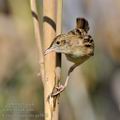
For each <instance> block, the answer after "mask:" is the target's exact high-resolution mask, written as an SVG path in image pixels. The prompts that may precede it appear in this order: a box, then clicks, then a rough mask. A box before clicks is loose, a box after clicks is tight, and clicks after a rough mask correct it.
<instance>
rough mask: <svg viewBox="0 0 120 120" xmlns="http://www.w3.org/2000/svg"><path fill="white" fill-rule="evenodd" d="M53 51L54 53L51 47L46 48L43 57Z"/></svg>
mask: <svg viewBox="0 0 120 120" xmlns="http://www.w3.org/2000/svg"><path fill="white" fill-rule="evenodd" d="M53 51H54V48H52V47H51V48H48V49H46V50H45V52H44V55H47V54H48V53H50V52H53Z"/></svg>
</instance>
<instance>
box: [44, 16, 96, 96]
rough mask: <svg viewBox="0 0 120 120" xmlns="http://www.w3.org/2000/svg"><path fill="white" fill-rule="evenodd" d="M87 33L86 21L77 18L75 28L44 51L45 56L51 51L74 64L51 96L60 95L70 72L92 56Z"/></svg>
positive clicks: (91, 40)
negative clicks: (61, 54)
mask: <svg viewBox="0 0 120 120" xmlns="http://www.w3.org/2000/svg"><path fill="white" fill-rule="evenodd" d="M88 31H89V24H88V21H87V20H86V19H84V18H77V19H76V28H75V29H73V30H72V31H70V32H68V33H66V34H60V35H58V36H56V37H55V39H54V40H53V42H52V43H51V45H50V47H49V48H48V49H47V50H45V55H46V54H48V53H50V52H52V51H55V52H56V53H63V54H65V56H66V57H67V59H68V60H69V61H71V62H73V63H74V64H73V65H72V66H71V67H70V69H69V71H68V75H67V78H66V81H65V84H64V85H60V86H58V87H57V92H55V93H53V96H55V95H58V94H60V93H61V92H62V91H63V90H64V89H65V88H66V86H67V84H68V80H69V78H70V74H71V72H72V71H73V70H74V69H75V68H76V67H77V66H78V65H80V64H82V63H83V62H85V61H86V60H87V59H88V58H90V57H91V56H93V55H94V41H93V39H92V37H91V35H89V34H88Z"/></svg>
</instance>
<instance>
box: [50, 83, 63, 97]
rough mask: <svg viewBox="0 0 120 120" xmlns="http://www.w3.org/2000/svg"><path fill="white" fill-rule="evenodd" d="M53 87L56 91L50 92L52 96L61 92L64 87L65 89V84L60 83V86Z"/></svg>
mask: <svg viewBox="0 0 120 120" xmlns="http://www.w3.org/2000/svg"><path fill="white" fill-rule="evenodd" d="M55 88H56V91H55V92H53V93H52V94H51V96H52V97H54V96H57V95H59V94H60V93H61V92H63V91H64V89H65V86H64V85H60V86H57V87H55Z"/></svg>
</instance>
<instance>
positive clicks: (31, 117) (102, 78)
mask: <svg viewBox="0 0 120 120" xmlns="http://www.w3.org/2000/svg"><path fill="white" fill-rule="evenodd" d="M37 2H38V10H39V11H40V12H39V13H40V15H41V13H42V12H41V9H42V1H41V0H37ZM76 17H85V18H87V19H88V21H89V24H90V33H91V34H92V36H93V38H94V41H95V55H94V56H93V57H92V58H90V59H89V60H88V61H86V62H85V63H84V64H83V65H81V66H79V67H78V68H77V69H76V70H75V71H74V72H73V74H72V77H71V80H70V82H69V85H68V87H67V89H66V90H65V92H64V93H62V94H61V97H60V120H120V34H119V32H120V31H119V30H120V1H119V0H114V1H113V0H63V25H62V26H63V33H64V32H67V31H69V30H71V29H73V28H74V26H75V19H76ZM70 65H71V63H70V62H68V61H67V60H66V58H65V57H64V56H63V61H62V69H63V70H62V73H63V74H62V79H63V81H64V79H65V77H66V75H67V70H68V68H69V66H70ZM38 67H39V66H38V61H37V49H36V44H35V40H34V32H33V23H32V16H31V11H30V3H29V0H0V120H21V119H22V120H42V119H44V114H43V111H44V108H43V105H44V103H43V86H42V83H41V81H40V80H39V77H38V76H37V74H38V72H39V68H38ZM63 81H62V82H63Z"/></svg>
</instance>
